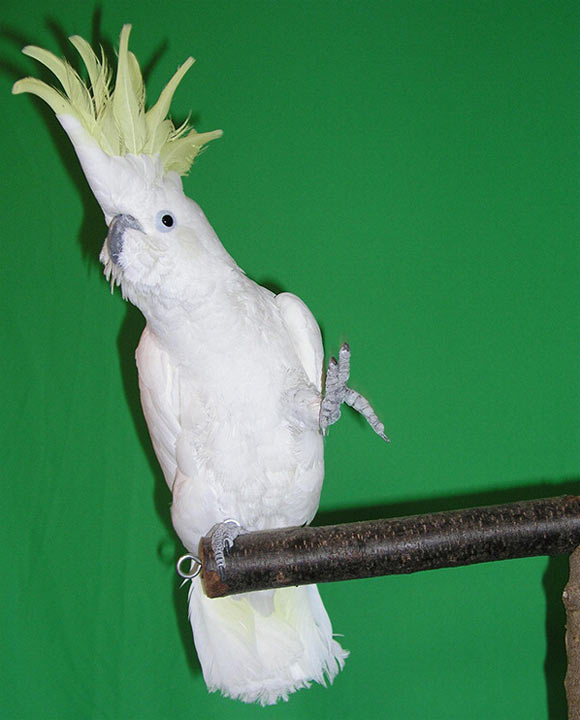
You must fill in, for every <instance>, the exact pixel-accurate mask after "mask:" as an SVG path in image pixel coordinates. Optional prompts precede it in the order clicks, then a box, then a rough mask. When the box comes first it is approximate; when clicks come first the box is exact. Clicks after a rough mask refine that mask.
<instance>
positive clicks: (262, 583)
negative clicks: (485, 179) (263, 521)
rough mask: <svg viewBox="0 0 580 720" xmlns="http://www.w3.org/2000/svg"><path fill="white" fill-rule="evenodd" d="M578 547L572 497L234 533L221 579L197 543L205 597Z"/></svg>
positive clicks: (579, 505)
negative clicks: (236, 535)
mask: <svg viewBox="0 0 580 720" xmlns="http://www.w3.org/2000/svg"><path fill="white" fill-rule="evenodd" d="M578 545H580V497H577V496H563V497H556V498H548V499H543V500H531V501H526V502H516V503H509V504H505V505H495V506H492V507H480V508H472V509H468V510H457V511H450V512H441V513H432V514H428V515H416V516H413V517H403V518H393V519H389V520H370V521H366V522H356V523H347V524H343V525H329V526H325V527H294V528H283V529H280V530H268V531H262V532H251V533H247V534H244V535H240V536H239V537H238V538H237V539H236V542H235V544H234V547H233V549H232V551H231V554H230V555H229V556H227V558H226V577H225V581H223V582H222V580H221V579H220V576H219V574H218V572H217V566H216V563H215V559H214V557H213V552H212V549H211V542H210V540H209V539H208V538H202V540H201V542H200V545H199V557H200V560H201V565H202V570H201V577H202V584H203V588H204V591H205V593H206V595H208V596H209V597H223V596H225V595H233V594H236V593H242V592H248V591H252V590H264V589H267V588H280V587H286V586H289V585H307V584H310V583H322V582H333V581H337V580H351V579H355V578H365V577H376V576H378V575H394V574H401V573H413V572H419V571H421V570H433V569H436V568H444V567H457V566H461V565H472V564H475V563H483V562H491V561H494V560H507V559H512V558H523V557H535V556H539V555H559V554H562V553H570V552H572V551H573V550H574V549H575V548H576V547H577V546H578Z"/></svg>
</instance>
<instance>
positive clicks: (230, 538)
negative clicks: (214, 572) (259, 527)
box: [208, 520, 244, 582]
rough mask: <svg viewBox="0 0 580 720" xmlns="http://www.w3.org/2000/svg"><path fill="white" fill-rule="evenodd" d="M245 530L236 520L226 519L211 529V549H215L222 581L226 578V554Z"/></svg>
mask: <svg viewBox="0 0 580 720" xmlns="http://www.w3.org/2000/svg"><path fill="white" fill-rule="evenodd" d="M242 532H244V531H243V529H242V526H241V525H240V523H239V522H237V521H236V520H224V522H221V523H216V524H215V525H214V526H213V527H212V529H211V530H210V531H209V533H208V535H209V537H210V538H211V549H212V550H213V554H214V558H215V562H216V565H217V569H218V574H219V576H220V579H221V580H222V582H223V581H224V580H225V579H226V555H229V554H230V550H231V549H232V547H233V545H234V540H235V539H236V538H237V537H238V535H240V534H241V533H242Z"/></svg>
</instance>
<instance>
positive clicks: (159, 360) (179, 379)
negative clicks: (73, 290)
mask: <svg viewBox="0 0 580 720" xmlns="http://www.w3.org/2000/svg"><path fill="white" fill-rule="evenodd" d="M130 30H131V26H130V25H125V26H124V27H123V29H122V31H121V36H120V41H119V53H118V64H117V71H116V78H115V84H114V88H111V84H110V72H109V68H108V64H107V62H106V59H105V57H104V54H103V53H102V52H101V57H100V58H99V57H97V55H96V54H95V53H94V52H93V50H92V49H91V47H90V45H89V44H88V43H87V42H86V41H85V40H83V39H82V38H81V37H79V36H73V37H71V38H70V40H71V42H72V44H73V45H74V47H75V48H76V49H77V51H78V52H79V54H80V56H81V58H82V60H83V62H84V64H85V65H86V69H87V74H88V83H87V84H85V82H84V81H83V80H81V78H80V77H79V75H78V74H77V73H76V72H75V71H74V70H73V68H72V67H71V66H70V65H69V64H68V63H67V62H66V61H64V60H60V59H58V58H57V57H56V56H54V55H53V54H52V53H50V52H48V51H47V50H43V49H41V48H38V47H32V46H28V47H26V48H24V50H23V52H24V53H25V54H26V55H29V56H30V57H32V58H35V59H36V60H38V61H40V62H41V63H42V64H44V65H45V66H46V67H48V68H49V69H50V70H51V71H52V72H53V73H54V75H55V76H56V78H57V79H58V81H59V82H60V84H61V85H62V91H57V90H56V89H55V88H53V87H51V86H49V85H47V84H45V83H43V82H41V81H40V80H37V79H34V78H25V79H23V80H20V81H18V82H17V83H16V84H15V85H14V87H13V92H14V93H23V92H29V93H33V94H35V95H38V96H39V97H41V98H42V99H43V100H44V101H46V102H47V103H48V105H49V106H50V107H51V108H52V109H53V110H54V112H55V114H56V116H57V118H58V120H59V122H60V124H61V125H62V127H63V128H64V130H65V131H66V133H67V134H68V136H69V138H70V140H71V141H72V144H73V146H74V148H75V151H76V154H77V156H78V158H79V160H80V163H81V166H82V168H83V171H84V174H85V176H86V178H87V181H88V183H89V185H90V187H91V189H92V191H93V193H94V196H95V198H96V200H97V202H98V203H99V205H100V206H101V209H102V211H103V213H104V216H105V222H106V224H107V226H108V233H107V237H106V239H105V242H104V245H103V248H102V251H101V254H100V260H101V261H102V263H103V264H104V272H105V275H106V277H107V279H108V280H109V281H110V283H111V290H113V288H114V286H120V287H121V291H122V294H123V297H124V298H126V299H128V300H129V301H130V302H132V303H133V304H134V305H136V306H137V307H138V308H139V309H140V310H141V312H142V313H143V315H144V316H145V319H146V327H145V329H144V331H143V335H142V337H141V340H140V342H139V346H138V348H137V351H136V360H137V366H138V370H139V388H140V393H141V402H142V406H143V412H144V415H145V419H146V421H147V425H148V428H149V432H150V435H151V440H152V443H153V447H154V449H155V453H156V455H157V458H158V460H159V464H160V465H161V468H162V470H163V474H164V477H165V480H166V481H167V485H168V486H169V489H170V491H171V493H172V499H173V502H172V506H171V517H172V521H173V525H174V528H175V530H176V532H177V534H178V536H179V538H180V539H181V541H182V542H183V544H184V546H185V547H186V548H187V550H188V551H189V552H190V553H192V554H195V553H196V551H197V548H198V544H199V541H200V538H201V537H202V536H204V535H207V534H210V533H211V536H212V544H213V545H214V547H215V550H216V556H220V558H221V560H220V572H222V573H227V567H226V564H225V559H224V550H226V551H227V549H228V548H229V547H231V544H232V542H234V540H235V536H236V535H237V534H238V533H239V532H244V531H249V530H263V529H266V528H279V527H284V526H296V525H302V524H304V523H309V522H310V521H311V520H312V518H313V517H314V514H315V512H316V510H317V507H318V503H319V497H320V491H321V486H322V480H323V437H324V434H325V432H326V430H327V428H328V426H329V425H330V424H332V423H333V422H335V421H336V420H337V419H338V417H339V415H340V405H341V403H342V402H346V403H348V404H350V405H352V406H353V407H355V409H357V410H359V411H360V412H362V414H363V415H364V416H365V417H366V418H367V420H368V421H369V422H370V424H371V425H372V427H373V428H374V430H375V431H376V432H377V433H378V434H379V435H380V436H381V437H383V438H384V439H388V438H386V436H385V434H384V428H383V425H382V424H381V423H380V421H379V420H378V418H377V416H376V415H375V413H374V411H373V410H372V408H371V407H370V405H369V403H368V402H367V401H366V400H365V399H364V398H363V397H362V396H361V395H359V394H358V393H356V392H355V391H354V390H352V389H350V388H349V387H348V386H347V380H348V375H349V356H350V351H349V348H348V346H346V345H344V346H343V347H342V348H341V350H340V353H339V357H338V360H334V359H331V361H330V363H329V366H328V371H327V373H326V387H325V394H324V396H323V393H322V376H323V367H322V366H323V350H322V341H321V335H320V330H319V328H318V325H317V323H316V321H315V320H314V318H313V316H312V314H311V313H310V311H309V310H308V308H307V307H306V305H305V304H304V303H303V302H302V301H301V300H300V299H298V298H297V297H296V296H294V295H292V294H290V293H286V292H285V293H281V294H278V295H276V294H274V293H273V292H271V291H270V290H268V289H266V288H264V287H261V286H260V285H257V284H256V283H255V282H253V281H252V280H250V279H249V278H248V277H247V276H246V275H245V274H244V272H243V271H242V270H241V269H240V268H239V267H238V266H237V265H236V263H235V262H234V260H233V259H232V257H231V256H230V255H229V254H228V253H227V252H226V250H225V249H224V247H223V245H222V244H221V242H220V241H219V239H218V237H217V235H216V234H215V232H214V231H213V229H212V227H211V226H210V224H209V222H208V221H207V219H206V218H205V216H204V214H203V212H202V211H201V209H200V208H199V207H198V205H197V204H196V203H195V202H194V201H193V200H190V199H189V198H187V197H186V196H185V195H184V192H183V187H182V182H181V175H184V174H186V173H187V172H188V170H189V168H190V166H191V164H192V162H193V160H194V158H195V156H196V155H197V154H198V152H199V150H200V149H201V148H202V146H203V145H204V144H205V143H207V142H208V141H210V140H212V139H214V138H217V137H219V136H220V135H221V131H219V130H216V131H213V132H208V133H203V134H199V133H197V132H196V131H195V130H193V129H191V128H189V127H188V126H187V125H182V126H181V127H179V128H176V127H175V126H174V124H173V122H172V121H171V120H170V119H169V118H168V117H167V115H168V112H169V107H170V103H171V100H172V97H173V94H174V92H175V90H176V88H177V86H178V85H179V83H180V81H181V80H182V78H183V76H184V75H185V73H186V71H187V70H188V69H189V67H190V66H191V65H192V63H193V58H188V59H187V60H186V61H185V63H184V64H183V65H181V67H179V68H178V70H177V71H176V73H175V74H174V75H173V77H172V78H171V80H170V81H169V83H168V84H167V85H166V87H165V88H164V90H163V91H162V92H161V94H160V96H159V99H158V100H157V102H156V103H155V104H154V105H153V107H151V108H150V109H149V110H147V111H146V110H145V89H144V85H143V79H142V76H141V72H140V69H139V64H138V62H137V59H136V58H135V56H134V55H133V53H131V52H130V51H129V49H128V42H129V34H130ZM189 615H190V620H191V625H192V629H193V636H194V641H195V646H196V649H197V653H198V656H199V659H200V662H201V666H202V669H203V675H204V679H205V682H206V684H207V687H208V689H209V690H210V691H215V690H220V691H221V692H222V693H223V694H224V695H226V696H229V697H231V698H237V699H239V700H242V701H245V702H259V703H261V704H262V705H268V704H273V703H275V702H276V701H278V700H279V699H281V698H282V699H284V700H287V698H288V695H289V693H292V692H294V691H295V690H298V689H300V688H303V687H308V686H309V685H310V683H311V682H312V681H316V682H318V683H321V684H325V682H326V681H329V682H332V680H333V678H334V677H335V675H336V674H337V672H338V671H339V669H341V668H342V667H343V664H344V661H345V658H346V657H347V655H348V652H347V651H345V650H343V649H342V647H341V646H340V645H339V643H338V642H337V641H336V640H335V639H334V637H333V632H332V628H331V623H330V620H329V618H328V615H327V613H326V610H325V608H324V606H323V604H322V601H321V599H320V596H319V593H318V589H317V587H316V586H315V585H310V586H305V587H296V588H284V589H279V590H269V591H261V592H254V593H248V594H244V595H241V596H236V597H230V598H221V599H214V600H210V599H209V598H207V597H206V596H205V595H204V594H203V592H202V589H201V585H200V582H199V578H196V579H193V580H192V582H191V586H190V590H189Z"/></svg>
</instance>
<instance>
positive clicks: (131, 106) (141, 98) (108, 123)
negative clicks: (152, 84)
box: [12, 25, 222, 175]
mask: <svg viewBox="0 0 580 720" xmlns="http://www.w3.org/2000/svg"><path fill="white" fill-rule="evenodd" d="M130 33H131V25H124V26H123V29H122V30H121V37H120V40H119V56H118V63H117V72H116V75H115V87H114V89H111V71H110V69H109V66H108V63H107V61H106V59H105V56H104V53H103V52H102V49H101V59H99V58H98V57H97V55H96V54H95V52H94V51H93V49H92V48H91V46H90V45H89V43H88V42H87V41H86V40H84V39H83V38H82V37H80V36H79V35H73V36H71V37H70V38H69V39H70V41H71V43H72V44H73V45H74V47H75V49H76V50H77V52H78V53H79V55H80V57H81V59H82V61H83V63H84V65H85V67H86V69H87V74H88V85H87V84H85V83H84V81H83V80H82V79H81V78H80V77H79V75H78V73H77V72H76V71H75V70H74V69H73V68H72V66H71V65H70V64H69V63H68V62H67V61H66V60H61V59H60V58H58V57H56V55H53V53H51V52H49V51H48V50H44V49H43V48H39V47H35V46H32V45H29V46H27V47H25V48H24V49H23V51H22V52H23V53H24V54H25V55H28V56H29V57H32V58H34V59H35V60H37V61H38V62H40V63H42V64H43V65H44V66H45V67H47V68H48V69H49V70H50V71H51V72H52V73H53V75H54V76H55V77H56V79H57V80H58V81H59V83H60V85H61V86H62V91H61V90H58V89H56V88H54V87H51V86H50V85H48V84H47V83H44V82H42V81H41V80H37V79H35V78H24V79H22V80H18V82H16V83H15V84H14V86H13V88H12V92H13V93H15V94H19V93H25V92H28V93H32V94H33V95H37V96H38V97H40V98H41V99H42V100H44V101H45V102H46V103H47V104H48V105H49V106H50V107H51V108H52V110H53V111H54V112H55V114H56V115H72V116H73V117H75V118H76V119H77V120H78V121H79V122H80V123H81V124H82V126H83V127H84V129H85V130H86V131H87V133H88V134H89V135H90V136H91V137H92V138H93V139H94V140H95V142H96V143H97V144H98V145H99V147H100V148H101V149H102V150H103V151H104V152H106V153H107V154H108V155H113V156H118V155H127V154H133V155H151V156H153V155H159V156H160V157H161V159H162V162H163V168H164V170H165V172H169V171H172V170H173V171H175V172H178V173H179V174H180V175H185V174H186V173H187V172H188V171H189V169H190V167H191V165H192V163H193V161H194V159H195V157H196V156H197V155H198V153H199V151H200V150H201V148H202V147H203V145H205V144H206V143H208V142H209V141H210V140H213V139H214V138H218V137H220V136H221V134H222V131H221V130H214V131H212V132H207V133H197V132H196V131H195V130H194V129H193V128H190V127H189V126H188V125H187V123H184V124H183V125H182V126H181V127H179V128H176V127H175V125H174V124H173V121H172V120H171V119H170V118H168V117H167V115H168V113H169V109H170V105H171V100H172V99H173V95H174V93H175V91H176V89H177V87H178V86H179V83H180V82H181V80H182V79H183V77H184V75H185V73H186V72H187V71H188V70H189V68H190V67H191V66H192V65H193V62H194V60H193V58H191V57H189V58H187V60H186V61H185V62H184V63H183V65H181V67H179V68H178V69H177V71H176V72H175V74H174V75H173V77H172V78H171V80H170V81H169V82H168V83H167V85H166V86H165V87H164V88H163V90H162V91H161V94H160V95H159V99H158V100H157V102H156V103H155V105H153V107H151V108H150V109H149V110H148V111H147V112H146V111H145V85H144V83H143V77H142V74H141V69H140V67H139V62H138V61H137V58H136V57H135V55H133V53H132V52H131V51H130V50H129V35H130Z"/></svg>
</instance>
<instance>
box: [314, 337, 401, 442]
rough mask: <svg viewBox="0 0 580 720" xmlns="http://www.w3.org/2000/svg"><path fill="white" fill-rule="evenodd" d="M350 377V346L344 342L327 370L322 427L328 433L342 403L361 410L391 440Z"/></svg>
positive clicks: (381, 435)
mask: <svg viewBox="0 0 580 720" xmlns="http://www.w3.org/2000/svg"><path fill="white" fill-rule="evenodd" d="M349 377H350V347H349V346H348V343H344V344H343V345H342V346H341V348H340V350H339V352H338V361H337V360H336V358H334V357H331V358H330V360H329V362H328V370H327V371H326V384H325V387H324V398H323V400H322V404H321V406H320V429H321V430H322V433H323V434H324V435H326V433H327V432H328V428H329V427H330V426H331V425H333V424H334V423H335V422H336V421H337V420H338V419H339V418H340V406H341V405H342V403H345V404H346V405H350V407H351V408H353V409H354V410H356V411H357V412H359V413H360V414H361V415H362V416H363V417H364V418H365V420H366V421H367V422H368V424H369V425H370V426H371V427H372V429H373V430H374V431H375V432H376V434H377V435H379V436H380V437H382V438H383V440H385V441H386V442H390V440H389V438H388V437H387V436H386V435H385V426H384V425H383V423H382V422H381V421H380V420H379V418H378V417H377V414H376V413H375V411H374V410H373V408H372V407H371V404H370V403H369V401H368V400H367V399H366V398H365V397H363V396H362V395H361V394H360V393H358V392H357V391H356V390H353V389H352V388H349V387H348V386H347V384H346V383H347V382H348V379H349Z"/></svg>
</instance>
